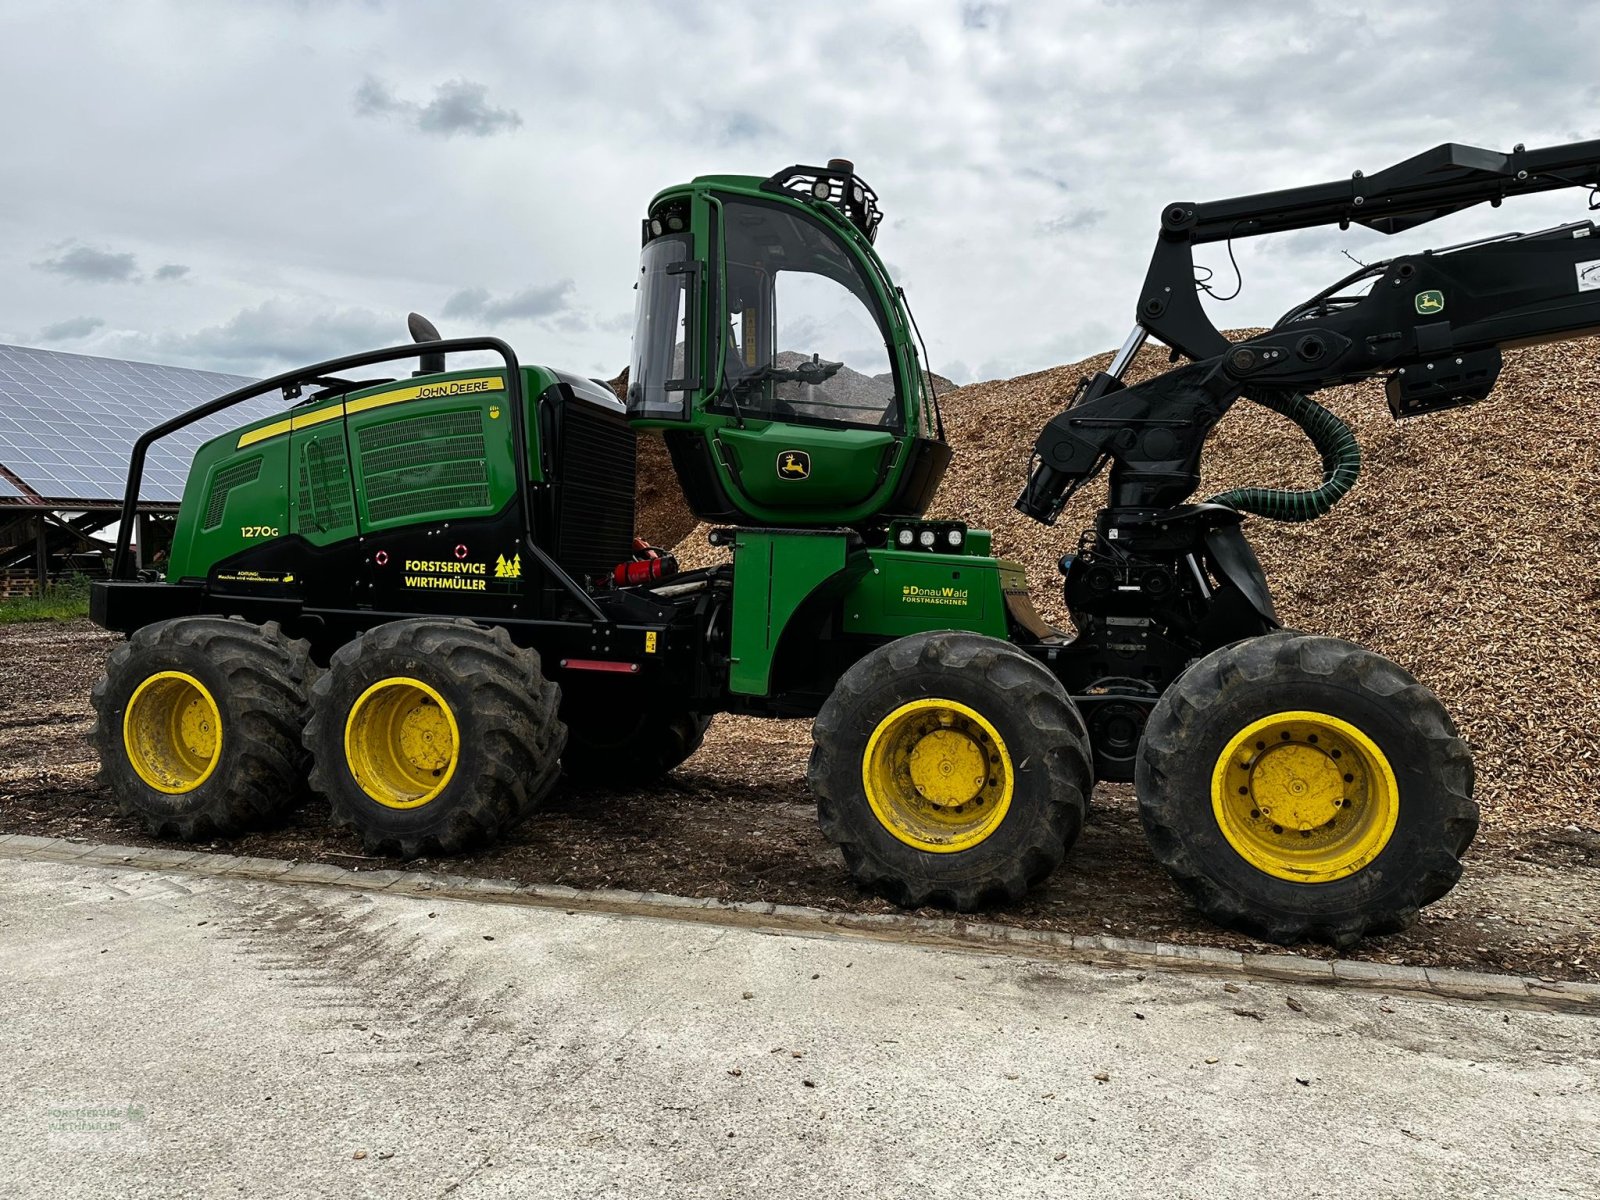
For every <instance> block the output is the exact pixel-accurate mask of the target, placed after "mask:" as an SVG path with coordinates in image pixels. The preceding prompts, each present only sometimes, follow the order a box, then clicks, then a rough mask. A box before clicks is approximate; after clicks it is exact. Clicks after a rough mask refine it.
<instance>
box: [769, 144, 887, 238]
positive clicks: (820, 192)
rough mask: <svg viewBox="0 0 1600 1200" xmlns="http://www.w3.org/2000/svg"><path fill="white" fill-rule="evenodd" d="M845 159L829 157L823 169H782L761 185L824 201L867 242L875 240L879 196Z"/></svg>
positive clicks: (772, 190) (797, 167)
mask: <svg viewBox="0 0 1600 1200" xmlns="http://www.w3.org/2000/svg"><path fill="white" fill-rule="evenodd" d="M855 170H856V168H855V164H854V163H852V162H851V161H850V160H849V159H848V158H830V159H829V160H828V165H827V166H825V167H806V166H799V165H796V166H793V167H785V168H784V169H783V170H781V171H779V172H778V173H777V174H776V175H773V176H772V177H771V178H770V179H768V180H766V181H765V182H764V183H762V185H761V186H762V188H763V189H764V190H766V191H769V192H783V193H786V194H789V195H795V196H803V197H805V198H807V199H810V200H823V201H826V202H827V203H829V204H831V205H833V206H834V207H835V208H837V209H838V210H839V211H840V212H842V213H843V214H844V215H845V216H846V217H847V218H848V219H849V221H850V224H852V225H854V226H855V227H856V228H857V229H859V230H860V231H861V233H862V236H864V237H865V238H866V239H867V241H869V242H871V241H874V240H876V238H877V236H878V223H879V222H880V221H882V220H883V213H882V212H880V211H879V209H878V194H877V193H876V192H874V191H873V190H872V189H871V188H869V187H868V186H867V185H866V183H865V182H863V181H862V180H861V179H860V178H859V177H858V176H857V175H856V173H855Z"/></svg>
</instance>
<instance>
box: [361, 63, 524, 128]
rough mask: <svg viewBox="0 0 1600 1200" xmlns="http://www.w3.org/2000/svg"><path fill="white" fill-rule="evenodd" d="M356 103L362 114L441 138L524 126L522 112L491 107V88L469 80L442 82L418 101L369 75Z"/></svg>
mask: <svg viewBox="0 0 1600 1200" xmlns="http://www.w3.org/2000/svg"><path fill="white" fill-rule="evenodd" d="M355 105H356V112H357V113H358V114H360V115H361V116H369V117H391V118H394V119H397V120H400V121H404V122H405V123H406V124H408V125H412V126H414V127H415V128H417V129H419V130H420V131H422V132H423V133H432V134H437V135H439V136H441V137H451V136H453V135H454V134H458V133H464V134H469V135H471V136H472V137H488V136H490V135H491V134H496V133H501V132H504V131H506V130H511V129H518V128H521V126H522V115H521V114H520V113H518V112H517V111H516V110H515V109H510V108H495V107H493V106H491V105H490V104H489V89H488V88H487V87H485V86H484V85H483V84H481V83H473V82H471V81H470V80H466V79H451V80H448V81H446V82H444V83H441V84H440V85H439V86H438V87H436V88H435V89H434V93H433V99H432V100H429V101H428V102H427V103H426V104H418V103H417V102H416V101H414V100H403V99H401V98H400V97H398V96H396V95H395V94H394V91H393V90H392V89H391V88H390V87H389V85H388V84H386V83H384V82H383V81H382V80H379V79H374V78H371V77H370V76H369V77H368V78H367V79H365V80H363V81H362V83H361V86H360V87H358V88H357V89H356V99H355Z"/></svg>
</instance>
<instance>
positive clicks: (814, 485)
mask: <svg viewBox="0 0 1600 1200" xmlns="http://www.w3.org/2000/svg"><path fill="white" fill-rule="evenodd" d="M716 441H717V446H718V448H719V449H720V451H721V453H720V454H719V456H718V457H720V458H721V459H722V461H723V463H724V464H726V466H727V468H728V470H729V472H730V473H731V474H732V475H733V476H734V478H735V480H736V481H737V486H738V487H739V489H740V490H741V491H742V492H743V493H744V494H745V495H747V496H749V497H750V498H751V499H752V500H754V501H755V502H756V503H758V504H760V505H762V506H764V507H766V508H768V509H771V510H773V511H782V510H785V509H802V510H805V511H807V512H808V513H815V512H817V511H818V510H819V509H826V510H832V509H835V508H849V507H852V506H854V505H857V504H860V503H862V502H863V501H865V500H868V499H870V498H871V497H872V495H873V493H874V492H876V491H877V490H878V486H879V484H880V482H881V481H882V479H883V477H884V474H885V469H886V468H887V467H888V466H889V465H890V458H891V456H892V455H893V454H894V450H895V441H896V439H895V436H894V434H892V433H889V432H878V431H876V430H871V429H823V428H817V427H813V426H806V425H798V424H795V425H786V424H778V423H776V422H759V423H758V422H755V421H752V422H750V423H749V424H747V425H746V426H745V427H744V428H743V429H740V428H737V427H734V426H725V427H723V428H722V429H721V430H720V431H719V432H718V433H717V435H716Z"/></svg>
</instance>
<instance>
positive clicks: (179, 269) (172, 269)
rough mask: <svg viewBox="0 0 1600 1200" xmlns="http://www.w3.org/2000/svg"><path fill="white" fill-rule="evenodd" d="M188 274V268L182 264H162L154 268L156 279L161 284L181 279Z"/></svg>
mask: <svg viewBox="0 0 1600 1200" xmlns="http://www.w3.org/2000/svg"><path fill="white" fill-rule="evenodd" d="M188 273H189V268H188V267H186V266H184V265H183V264H182V263H163V264H162V265H161V266H159V267H157V268H156V278H157V279H159V280H161V281H163V282H168V281H171V280H175V279H182V278H183V277H184V276H185V275H187V274H188Z"/></svg>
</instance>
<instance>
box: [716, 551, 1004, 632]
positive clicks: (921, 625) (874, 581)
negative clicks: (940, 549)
mask: <svg viewBox="0 0 1600 1200" xmlns="http://www.w3.org/2000/svg"><path fill="white" fill-rule="evenodd" d="M867 554H868V556H869V557H870V558H871V560H872V571H871V573H870V574H867V575H865V576H863V577H862V578H861V580H860V581H859V582H858V583H857V584H856V586H855V588H854V589H853V590H852V591H851V592H850V593H849V594H848V595H847V596H846V597H845V598H844V606H845V607H844V630H845V632H846V633H860V634H867V635H871V636H875V637H905V636H906V635H907V634H912V633H923V632H925V631H927V630H930V629H962V630H967V631H968V632H971V633H982V634H986V635H988V636H989V637H996V638H1003V637H1005V636H1006V633H1007V627H1006V605H1005V592H1006V590H1007V589H1008V588H1013V587H1015V586H1021V587H1024V588H1025V587H1026V578H1025V576H1024V575H1023V571H1022V568H1021V567H1020V566H1019V565H1018V564H1016V563H1014V562H1007V561H1003V560H1000V559H994V558H978V557H975V556H973V555H969V554H928V553H919V552H917V551H914V550H869V551H868V552H867ZM735 586H737V583H736V584H735Z"/></svg>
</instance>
